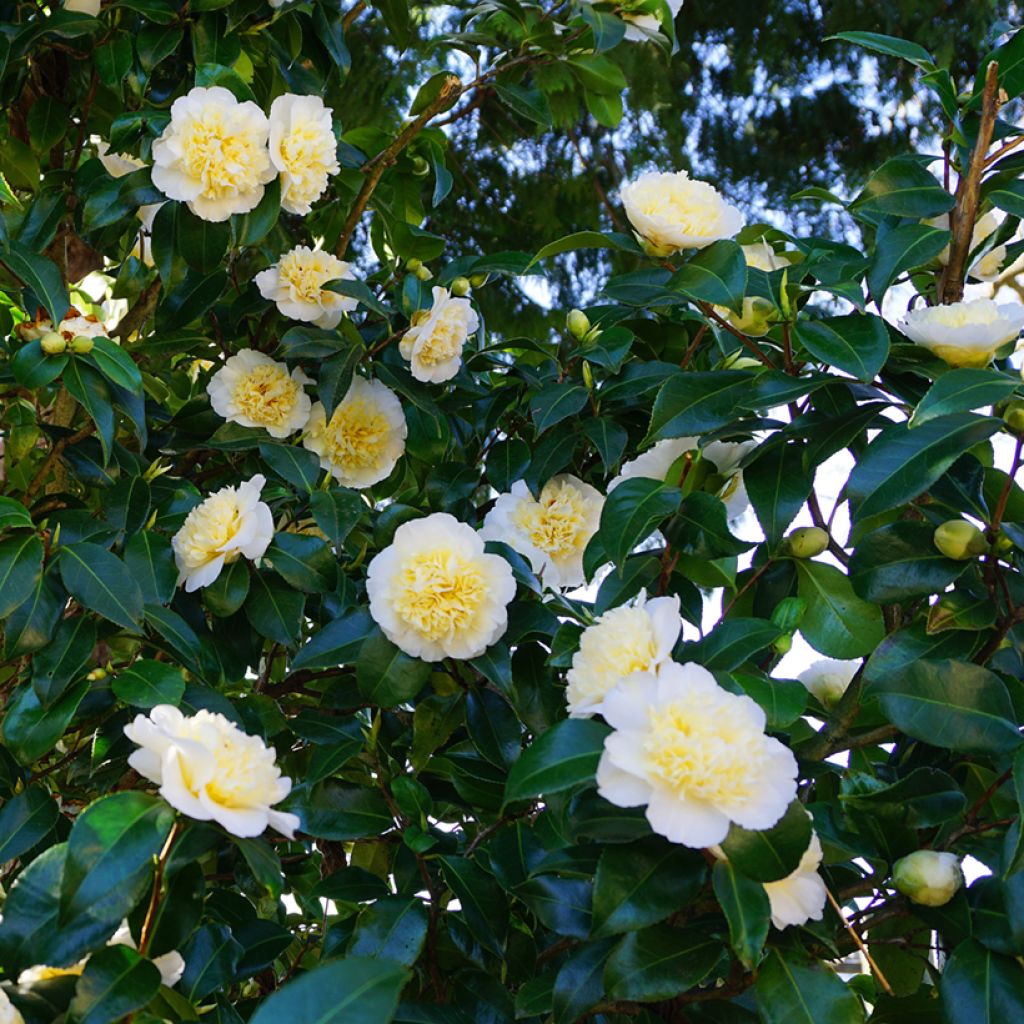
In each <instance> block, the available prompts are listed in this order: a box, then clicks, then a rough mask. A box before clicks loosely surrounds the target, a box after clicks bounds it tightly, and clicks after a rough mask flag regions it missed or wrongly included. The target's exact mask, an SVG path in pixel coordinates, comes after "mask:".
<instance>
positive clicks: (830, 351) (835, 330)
mask: <svg viewBox="0 0 1024 1024" xmlns="http://www.w3.org/2000/svg"><path fill="white" fill-rule="evenodd" d="M797 338H798V339H799V341H800V344H801V345H803V347H804V348H805V349H807V351H808V352H809V353H810V354H811V355H812V356H813V357H814V358H815V359H820V360H821V361H822V362H823V363H827V364H828V365H829V366H834V367H835V368H836V369H838V370H843V371H844V372H846V373H848V374H850V375H851V376H853V377H856V378H857V379H858V380H872V379H874V376H875V374H876V373H878V371H879V370H880V369H881V368H882V366H883V365H884V364H885V360H886V357H887V356H888V355H889V332H888V330H886V326H885V321H883V320H882V318H881V317H877V316H872V315H871V314H868V313H851V314H849V315H847V316H835V317H829V318H828V319H827V320H808V321H807V322H806V323H803V324H801V325H800V327H799V328H798V329H797Z"/></svg>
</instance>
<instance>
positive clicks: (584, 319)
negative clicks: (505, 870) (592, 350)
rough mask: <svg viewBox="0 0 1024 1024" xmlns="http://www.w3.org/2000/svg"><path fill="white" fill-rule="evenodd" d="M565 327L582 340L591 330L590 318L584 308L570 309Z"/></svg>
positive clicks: (578, 339) (577, 338)
mask: <svg viewBox="0 0 1024 1024" xmlns="http://www.w3.org/2000/svg"><path fill="white" fill-rule="evenodd" d="M565 329H566V330H567V331H568V332H569V333H570V334H571V335H572V336H573V337H574V338H575V339H576V340H577V341H582V340H583V337H584V336H585V335H586V333H587V331H589V330H590V318H589V317H588V316H587V314H586V313H584V312H583V310H582V309H570V310H569V315H568V316H567V317H566V318H565Z"/></svg>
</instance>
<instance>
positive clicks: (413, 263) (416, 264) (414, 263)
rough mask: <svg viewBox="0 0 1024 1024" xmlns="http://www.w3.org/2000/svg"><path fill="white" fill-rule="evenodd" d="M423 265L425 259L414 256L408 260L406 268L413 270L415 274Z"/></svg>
mask: <svg viewBox="0 0 1024 1024" xmlns="http://www.w3.org/2000/svg"><path fill="white" fill-rule="evenodd" d="M422 266H423V260H418V259H417V258H416V257H415V256H413V258H412V259H411V260H406V262H405V269H406V270H408V271H411V272H412V273H413V274H415V273H416V271H417V270H419V269H420V267H422Z"/></svg>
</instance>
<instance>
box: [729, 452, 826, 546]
mask: <svg viewBox="0 0 1024 1024" xmlns="http://www.w3.org/2000/svg"><path fill="white" fill-rule="evenodd" d="M743 484H744V486H745V487H746V489H747V494H748V495H749V497H750V504H751V505H753V506H754V511H755V512H756V513H757V518H758V521H759V522H760V523H761V528H762V529H763V530H764V534H765V537H766V538H767V540H768V543H769V544H778V543H779V541H780V540H781V539H782V536H783V534H784V533H785V532H786V529H787V528H788V527H789V524H790V523H791V522H793V520H794V519H795V518H796V515H797V513H798V512H799V511H800V509H801V508H802V507H803V505H804V502H805V501H806V500H807V496H808V495H809V494H810V492H811V487H812V486H813V485H814V466H813V464H810V463H809V462H808V460H807V457H806V450H805V447H804V446H803V445H802V444H792V443H791V444H776V445H772V446H766V448H765V449H763V450H761V451H759V452H758V454H757V456H756V458H755V459H754V460H753V461H752V462H751V463H749V464H748V465H747V466H745V467H744V469H743ZM723 553H724V552H723Z"/></svg>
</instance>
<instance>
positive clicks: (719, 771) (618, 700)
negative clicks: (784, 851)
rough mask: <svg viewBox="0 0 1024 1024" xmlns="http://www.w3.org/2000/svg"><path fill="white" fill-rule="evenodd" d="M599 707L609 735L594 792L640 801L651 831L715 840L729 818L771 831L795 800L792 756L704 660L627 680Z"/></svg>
mask: <svg viewBox="0 0 1024 1024" xmlns="http://www.w3.org/2000/svg"><path fill="white" fill-rule="evenodd" d="M602 713H603V715H604V718H605V721H606V722H608V724H609V725H611V726H612V728H613V729H614V730H615V731H614V732H613V733H612V734H611V735H610V736H608V737H607V738H606V739H605V741H604V751H603V753H602V754H601V760H600V763H599V765H598V769H597V791H598V793H600V794H601V796H603V797H604V798H605V799H606V800H608V801H610V802H611V803H613V804H615V805H616V806H618V807H638V806H641V805H646V807H647V820H648V822H649V823H650V826H651V828H652V829H654V831H655V832H657V833H659V834H660V835H663V836H665V837H666V838H667V839H669V840H670V841H671V842H673V843H682V844H683V845H685V846H692V847H697V848H699V847H707V846H712V845H714V844H715V843H721V842H722V840H723V839H725V837H726V835H727V833H728V831H729V826H730V825H731V824H732V823H733V822H736V824H738V825H742V826H743V827H744V828H748V829H767V828H771V827H772V826H773V825H774V824H775V823H776V822H777V821H778V820H779V819H780V818H781V817H782V815H783V814H785V812H786V808H787V807H788V806H789V805H790V803H792V801H793V799H794V797H795V796H796V777H797V765H796V758H794V757H793V754H792V752H791V751H789V750H788V749H787V748H786V747H784V746H783V745H782V744H781V743H779V741H778V740H776V739H772V738H770V737H768V736H766V735H765V733H764V727H765V714H764V712H763V711H762V710H761V708H760V707H759V706H758V705H757V704H755V703H754V701H752V700H751V699H750V698H749V697H746V696H737V695H736V694H732V693H729V692H727V691H726V690H723V689H722V688H721V687H720V686H719V685H718V683H716V682H715V678H714V676H712V675H711V673H710V672H708V671H707V669H705V668H702V667H701V666H700V665H693V664H687V665H678V664H676V663H675V662H669V663H667V664H665V665H662V667H661V668H660V670H659V671H658V674H657V676H656V677H655V676H651V675H648V674H646V673H638V674H637V675H633V676H630V677H629V678H628V679H626V680H624V681H623V682H621V683H619V685H618V686H616V687H615V689H613V690H612V691H611V693H609V694H608V695H607V696H606V697H605V699H604V708H603V711H602Z"/></svg>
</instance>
